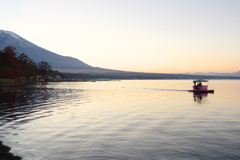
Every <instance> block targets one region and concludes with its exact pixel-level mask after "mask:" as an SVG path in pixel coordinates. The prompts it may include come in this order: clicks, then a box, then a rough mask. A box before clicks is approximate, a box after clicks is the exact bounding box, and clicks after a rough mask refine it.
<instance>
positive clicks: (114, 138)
mask: <svg viewBox="0 0 240 160" xmlns="http://www.w3.org/2000/svg"><path fill="white" fill-rule="evenodd" d="M191 87H192V80H124V81H107V82H95V83H92V82H71V83H70V82H62V83H48V84H44V85H43V86H41V87H40V86H39V85H36V86H29V87H25V88H18V89H11V88H7V89H5V90H4V91H3V92H0V139H1V140H2V141H3V142H4V144H7V145H9V146H11V147H12V152H13V153H15V154H17V155H20V156H22V157H23V159H26V160H78V159H91V160H106V159H117V160H125V159H130V160H141V159H142V160H145V159H152V160H155V159H167V160H168V159H169V160H172V159H196V160H198V159H202V160H206V159H213V160H214V159H240V151H239V150H240V81H239V80H212V81H210V83H209V88H210V89H215V93H214V94H202V95H199V94H198V95H194V94H193V93H189V92H187V91H186V90H188V89H191Z"/></svg>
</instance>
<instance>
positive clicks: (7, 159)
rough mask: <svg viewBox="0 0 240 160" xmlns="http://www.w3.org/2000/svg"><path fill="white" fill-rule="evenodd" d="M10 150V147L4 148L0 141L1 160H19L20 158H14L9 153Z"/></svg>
mask: <svg viewBox="0 0 240 160" xmlns="http://www.w3.org/2000/svg"><path fill="white" fill-rule="evenodd" d="M10 150H11V148H10V147H8V146H5V145H3V144H2V141H0V159H1V160H21V159H22V158H21V157H19V156H15V155H13V154H12V153H10V152H9V151H10Z"/></svg>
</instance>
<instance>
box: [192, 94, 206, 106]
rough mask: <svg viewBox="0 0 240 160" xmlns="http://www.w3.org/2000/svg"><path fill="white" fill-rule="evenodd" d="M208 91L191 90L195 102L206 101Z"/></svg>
mask: <svg viewBox="0 0 240 160" xmlns="http://www.w3.org/2000/svg"><path fill="white" fill-rule="evenodd" d="M207 96H208V93H207V92H206V93H203V92H193V99H194V101H195V102H197V103H199V104H201V103H208V99H207Z"/></svg>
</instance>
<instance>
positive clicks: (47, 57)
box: [0, 30, 94, 69]
mask: <svg viewBox="0 0 240 160" xmlns="http://www.w3.org/2000/svg"><path fill="white" fill-rule="evenodd" d="M7 46H13V47H15V48H16V49H17V51H18V52H19V53H25V54H26V55H28V56H29V57H30V58H31V59H33V60H34V61H36V62H40V61H46V62H48V63H49V64H51V65H52V67H53V68H54V69H92V68H94V67H92V66H90V65H88V64H86V63H84V62H82V61H80V60H79V59H76V58H73V57H68V56H61V55H58V54H56V53H53V52H51V51H48V50H46V49H44V48H41V47H39V46H37V45H35V44H33V43H32V42H30V41H28V40H26V39H24V38H22V37H21V36H19V35H17V34H16V33H13V32H11V31H5V30H0V50H3V49H4V48H5V47H7Z"/></svg>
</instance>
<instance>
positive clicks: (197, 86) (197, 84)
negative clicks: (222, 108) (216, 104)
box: [188, 79, 214, 93]
mask: <svg viewBox="0 0 240 160" xmlns="http://www.w3.org/2000/svg"><path fill="white" fill-rule="evenodd" d="M205 82H208V80H206V79H197V80H194V81H193V83H194V85H193V90H188V91H189V92H201V93H202V92H205V93H214V90H208V85H203V84H202V83H205Z"/></svg>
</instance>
